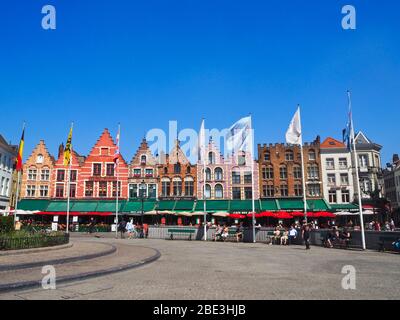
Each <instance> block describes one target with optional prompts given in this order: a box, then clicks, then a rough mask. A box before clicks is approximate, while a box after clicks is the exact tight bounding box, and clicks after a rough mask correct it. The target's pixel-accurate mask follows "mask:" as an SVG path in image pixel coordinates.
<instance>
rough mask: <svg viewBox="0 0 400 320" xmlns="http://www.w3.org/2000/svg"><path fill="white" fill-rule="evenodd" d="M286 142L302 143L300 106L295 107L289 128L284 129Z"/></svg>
mask: <svg viewBox="0 0 400 320" xmlns="http://www.w3.org/2000/svg"><path fill="white" fill-rule="evenodd" d="M286 143H289V144H299V145H302V144H303V142H302V137H301V122H300V107H298V108H297V111H296V113H295V114H294V116H293V118H292V121H291V122H290V125H289V128H288V129H287V131H286Z"/></svg>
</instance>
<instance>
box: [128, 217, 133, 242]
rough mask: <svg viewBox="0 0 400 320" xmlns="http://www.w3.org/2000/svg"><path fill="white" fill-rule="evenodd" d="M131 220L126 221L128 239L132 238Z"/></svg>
mask: <svg viewBox="0 0 400 320" xmlns="http://www.w3.org/2000/svg"><path fill="white" fill-rule="evenodd" d="M133 229H134V228H133V220H130V221H128V222H127V223H126V231H128V239H132V236H133Z"/></svg>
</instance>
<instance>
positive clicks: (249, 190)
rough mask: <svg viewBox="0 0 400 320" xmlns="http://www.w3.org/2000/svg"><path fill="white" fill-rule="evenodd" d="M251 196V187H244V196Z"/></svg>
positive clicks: (248, 197) (249, 197) (247, 197)
mask: <svg viewBox="0 0 400 320" xmlns="http://www.w3.org/2000/svg"><path fill="white" fill-rule="evenodd" d="M252 197H253V192H252V189H251V187H244V198H245V199H247V200H248V199H251V198H252Z"/></svg>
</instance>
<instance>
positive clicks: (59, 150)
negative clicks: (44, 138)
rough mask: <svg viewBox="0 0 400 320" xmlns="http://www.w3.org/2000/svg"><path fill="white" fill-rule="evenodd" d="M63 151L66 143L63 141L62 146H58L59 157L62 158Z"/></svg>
mask: <svg viewBox="0 0 400 320" xmlns="http://www.w3.org/2000/svg"><path fill="white" fill-rule="evenodd" d="M63 152H64V143H61V144H60V146H59V147H58V158H60V156H61V155H62V154H63Z"/></svg>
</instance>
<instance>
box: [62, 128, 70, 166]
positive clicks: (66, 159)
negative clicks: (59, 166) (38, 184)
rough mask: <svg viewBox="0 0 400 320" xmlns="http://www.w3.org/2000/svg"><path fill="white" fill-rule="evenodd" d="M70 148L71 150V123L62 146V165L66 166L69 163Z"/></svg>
mask: <svg viewBox="0 0 400 320" xmlns="http://www.w3.org/2000/svg"><path fill="white" fill-rule="evenodd" d="M71 150H72V125H71V128H70V129H69V134H68V138H67V143H66V144H65V148H64V166H68V165H69V164H70V163H71Z"/></svg>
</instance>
